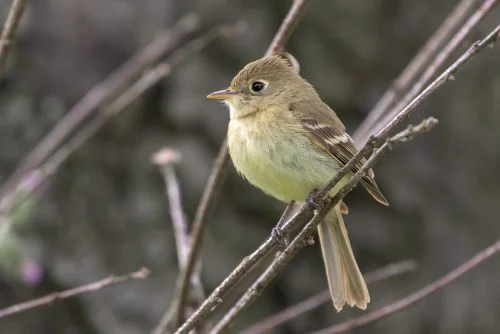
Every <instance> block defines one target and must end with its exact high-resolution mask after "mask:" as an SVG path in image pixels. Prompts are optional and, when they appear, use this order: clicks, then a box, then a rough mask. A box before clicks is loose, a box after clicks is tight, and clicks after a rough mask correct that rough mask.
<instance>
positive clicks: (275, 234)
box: [271, 226, 290, 248]
mask: <svg viewBox="0 0 500 334" xmlns="http://www.w3.org/2000/svg"><path fill="white" fill-rule="evenodd" d="M271 238H273V240H274V241H275V242H276V244H277V245H278V246H280V247H281V248H286V247H287V246H288V244H289V243H290V240H288V235H287V234H286V233H285V232H284V231H283V230H282V229H281V228H280V227H278V226H276V227H274V228H273V229H272V231H271Z"/></svg>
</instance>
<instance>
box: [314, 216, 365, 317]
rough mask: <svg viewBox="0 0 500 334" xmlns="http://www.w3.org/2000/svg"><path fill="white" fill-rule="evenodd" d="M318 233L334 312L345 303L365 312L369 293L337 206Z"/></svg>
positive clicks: (319, 227)
mask: <svg viewBox="0 0 500 334" xmlns="http://www.w3.org/2000/svg"><path fill="white" fill-rule="evenodd" d="M318 234H319V239H320V243H321V251H322V253H323V261H324V263H325V269H326V276H327V279H328V287H329V289H330V295H331V297H332V300H333V305H334V307H335V309H336V310H337V311H338V312H340V311H341V310H342V308H343V307H344V305H345V304H348V305H349V306H357V307H358V308H360V309H363V310H364V309H366V307H367V305H368V303H369V302H370V294H369V293H368V288H367V287H366V283H365V280H364V278H363V275H362V274H361V272H360V271H359V268H358V264H357V263H356V259H355V258H354V254H353V252H352V248H351V243H350V242H349V237H348V235H347V230H346V228H345V225H344V220H343V218H342V213H341V212H340V207H339V206H336V207H335V208H334V209H333V210H331V211H330V213H328V215H327V216H326V217H325V219H324V220H323V222H321V224H320V225H319V226H318Z"/></svg>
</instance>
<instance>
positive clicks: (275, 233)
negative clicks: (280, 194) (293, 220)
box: [271, 201, 295, 248]
mask: <svg viewBox="0 0 500 334" xmlns="http://www.w3.org/2000/svg"><path fill="white" fill-rule="evenodd" d="M294 204H295V201H291V202H290V203H288V205H287V207H286V209H285V211H284V212H283V214H282V215H281V218H280V220H279V221H278V224H276V226H275V227H273V229H272V231H271V237H272V238H273V239H274V241H275V242H276V243H277V244H278V245H279V246H280V247H282V248H285V247H286V246H288V243H289V240H288V235H287V234H286V233H285V231H283V226H284V225H285V223H286V222H287V218H288V215H289V214H290V212H291V211H292V209H293V205H294Z"/></svg>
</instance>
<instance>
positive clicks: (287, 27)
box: [265, 0, 310, 56]
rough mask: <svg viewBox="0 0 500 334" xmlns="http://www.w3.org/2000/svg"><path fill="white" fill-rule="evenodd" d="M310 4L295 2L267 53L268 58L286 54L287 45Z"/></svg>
mask: <svg viewBox="0 0 500 334" xmlns="http://www.w3.org/2000/svg"><path fill="white" fill-rule="evenodd" d="M309 3H310V1H309V0H294V1H293V4H292V7H291V8H290V10H289V11H288V14H287V15H286V17H285V19H284V20H283V22H282V23H281V26H280V28H279V30H278V32H277V33H276V35H275V36H274V38H273V41H272V42H271V44H270V45H269V48H268V49H267V51H266V54H265V55H266V56H272V55H281V54H283V53H284V52H285V45H286V43H287V41H288V40H289V39H290V37H291V36H292V33H293V31H294V30H295V28H296V27H297V25H298V24H299V22H300V19H301V18H302V15H304V13H305V11H306V6H307V5H308V4H309Z"/></svg>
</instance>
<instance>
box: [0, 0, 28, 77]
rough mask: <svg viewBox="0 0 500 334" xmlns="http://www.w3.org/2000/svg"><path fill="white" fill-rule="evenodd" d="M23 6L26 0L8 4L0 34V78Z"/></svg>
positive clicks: (17, 0)
mask: <svg viewBox="0 0 500 334" xmlns="http://www.w3.org/2000/svg"><path fill="white" fill-rule="evenodd" d="M25 7H26V0H14V1H12V5H11V6H10V10H9V14H8V15H7V20H6V21H5V24H4V26H3V29H2V35H1V36H0V78H1V77H2V76H3V69H4V67H5V60H6V59H7V55H8V53H9V49H10V45H11V43H12V41H13V40H14V35H15V33H16V30H17V27H18V26H19V22H20V21H21V17H22V16H23V13H24V8H25Z"/></svg>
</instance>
